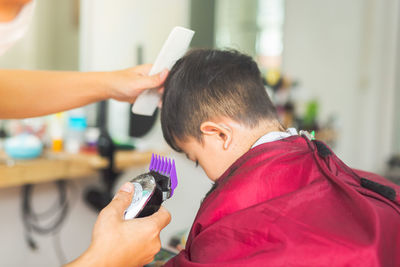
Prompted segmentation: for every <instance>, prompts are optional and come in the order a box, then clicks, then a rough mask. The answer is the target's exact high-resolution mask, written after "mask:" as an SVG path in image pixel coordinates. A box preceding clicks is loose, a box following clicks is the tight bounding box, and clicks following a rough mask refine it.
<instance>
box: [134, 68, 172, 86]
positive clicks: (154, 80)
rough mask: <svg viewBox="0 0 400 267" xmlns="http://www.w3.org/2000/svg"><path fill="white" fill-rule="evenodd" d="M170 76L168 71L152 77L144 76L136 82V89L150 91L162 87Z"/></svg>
mask: <svg viewBox="0 0 400 267" xmlns="http://www.w3.org/2000/svg"><path fill="white" fill-rule="evenodd" d="M167 76H168V70H167V69H165V70H163V71H162V72H160V73H157V74H154V75H151V76H142V77H139V78H137V80H136V81H135V85H136V88H138V89H150V88H157V87H160V86H161V85H162V84H163V82H164V81H165V79H166V78H167Z"/></svg>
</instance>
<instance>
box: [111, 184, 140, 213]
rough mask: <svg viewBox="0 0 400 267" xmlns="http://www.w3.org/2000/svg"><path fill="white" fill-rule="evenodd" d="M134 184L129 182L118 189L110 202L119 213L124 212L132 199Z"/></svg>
mask: <svg viewBox="0 0 400 267" xmlns="http://www.w3.org/2000/svg"><path fill="white" fill-rule="evenodd" d="M133 191H134V186H133V184H132V183H130V182H127V183H125V184H124V185H123V186H121V188H120V189H119V190H118V192H117V194H116V195H115V197H114V199H113V200H112V201H111V202H110V204H108V207H110V208H112V209H114V210H115V211H116V212H117V213H119V214H121V215H122V214H123V213H124V211H125V210H126V209H127V208H128V207H129V205H130V204H131V201H132V196H133Z"/></svg>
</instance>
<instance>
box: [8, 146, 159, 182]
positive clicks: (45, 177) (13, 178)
mask: <svg viewBox="0 0 400 267" xmlns="http://www.w3.org/2000/svg"><path fill="white" fill-rule="evenodd" d="M151 154H152V152H151V151H149V152H137V151H118V152H117V153H116V155H115V167H116V169H117V170H124V169H127V168H130V167H134V166H143V165H146V164H148V163H149V162H150V159H151ZM107 164H108V161H107V159H105V158H102V157H100V156H99V155H97V154H85V153H81V154H67V153H50V152H47V153H44V155H43V156H42V157H40V158H37V159H32V160H12V159H9V158H7V156H6V155H5V154H1V153H0V188H5V187H12V186H20V185H23V184H28V183H30V184H37V183H43V182H49V181H54V180H59V179H77V178H83V177H87V176H90V175H94V174H96V173H97V171H98V170H99V169H101V168H104V167H106V166H107Z"/></svg>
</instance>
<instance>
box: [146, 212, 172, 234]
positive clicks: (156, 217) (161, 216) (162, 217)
mask: <svg viewBox="0 0 400 267" xmlns="http://www.w3.org/2000/svg"><path fill="white" fill-rule="evenodd" d="M148 218H149V219H151V220H153V222H155V224H156V226H157V227H158V229H160V230H161V229H163V228H164V227H165V226H167V225H168V224H169V223H170V221H171V214H170V213H169V212H168V211H167V209H165V208H164V207H163V206H161V207H160V209H159V210H158V211H157V212H156V213H154V214H153V215H151V216H149V217H148Z"/></svg>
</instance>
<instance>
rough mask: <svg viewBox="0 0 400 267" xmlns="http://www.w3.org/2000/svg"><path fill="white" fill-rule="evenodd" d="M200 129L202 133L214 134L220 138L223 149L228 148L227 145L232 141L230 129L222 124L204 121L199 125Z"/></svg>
mask: <svg viewBox="0 0 400 267" xmlns="http://www.w3.org/2000/svg"><path fill="white" fill-rule="evenodd" d="M200 131H201V132H202V133H203V134H204V135H208V136H214V137H216V138H218V139H219V140H221V141H222V142H223V148H224V149H228V147H229V145H230V144H231V143H232V130H231V129H230V128H229V127H228V126H226V125H224V124H218V123H215V122H212V121H206V122H203V123H202V124H201V125H200Z"/></svg>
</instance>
